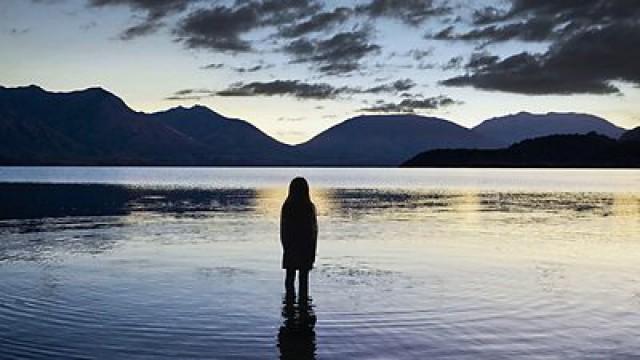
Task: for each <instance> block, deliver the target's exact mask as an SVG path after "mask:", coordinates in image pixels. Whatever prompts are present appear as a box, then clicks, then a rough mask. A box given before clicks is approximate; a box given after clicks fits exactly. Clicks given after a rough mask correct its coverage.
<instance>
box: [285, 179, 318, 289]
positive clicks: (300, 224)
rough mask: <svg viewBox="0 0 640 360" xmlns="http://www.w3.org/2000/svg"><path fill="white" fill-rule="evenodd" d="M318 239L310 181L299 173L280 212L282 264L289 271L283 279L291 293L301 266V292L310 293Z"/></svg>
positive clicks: (290, 186) (292, 182)
mask: <svg viewBox="0 0 640 360" xmlns="http://www.w3.org/2000/svg"><path fill="white" fill-rule="evenodd" d="M317 239H318V224H317V220H316V207H315V206H314V205H313V203H312V202H311V198H310V197H309V184H307V181H306V180H305V179H304V178H301V177H297V178H295V179H293V180H292V181H291V184H290V185H289V196H288V197H287V200H286V201H285V202H284V205H282V213H281V216H280V241H281V242H282V250H283V255H282V268H283V269H285V270H286V271H287V274H286V278H285V282H284V283H285V289H286V291H287V294H288V295H293V294H294V293H295V290H294V283H295V280H296V270H298V271H299V272H300V279H299V280H298V281H299V285H298V286H299V291H300V296H301V297H307V296H308V294H309V271H310V270H311V269H312V268H313V263H314V261H315V259H316V244H317Z"/></svg>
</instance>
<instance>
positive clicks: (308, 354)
mask: <svg viewBox="0 0 640 360" xmlns="http://www.w3.org/2000/svg"><path fill="white" fill-rule="evenodd" d="M315 325H316V316H315V314H314V311H313V304H312V302H311V298H309V297H305V298H301V299H300V301H299V302H298V303H297V304H296V302H295V295H293V294H291V293H287V294H286V295H285V296H284V301H283V302H282V326H280V331H279V332H278V349H279V350H280V359H281V360H289V359H300V360H305V359H315V358H316V332H315Z"/></svg>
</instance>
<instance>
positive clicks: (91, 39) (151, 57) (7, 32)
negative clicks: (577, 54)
mask: <svg viewBox="0 0 640 360" xmlns="http://www.w3.org/2000/svg"><path fill="white" fill-rule="evenodd" d="M91 1H93V5H95V4H97V3H100V0H95V1H94V0H66V1H65V0H40V1H34V0H3V1H2V2H1V3H0V54H2V56H1V57H0V85H3V86H11V87H12V86H23V85H29V84H36V85H39V86H42V87H43V88H45V89H48V90H53V91H66V90H75V89H81V88H86V87H92V86H100V87H104V88H106V89H108V90H110V91H111V92H113V93H115V94H116V95H118V96H120V97H122V98H123V99H124V101H125V102H126V103H127V104H128V105H129V106H130V107H132V108H133V109H134V110H138V111H145V112H153V111H158V110H163V109H167V108H170V107H174V106H178V105H183V106H191V105H194V104H203V105H206V106H208V107H210V108H212V109H213V110H215V111H218V112H220V113H222V114H224V115H226V116H229V117H235V118H241V119H245V120H247V121H249V122H251V123H252V124H254V125H256V126H257V127H259V128H260V129H262V130H264V131H265V132H267V133H268V134H270V135H271V136H273V137H275V138H277V139H278V140H282V141H285V142H289V143H297V142H301V141H304V140H306V139H309V138H310V137H312V136H314V135H315V134H317V133H318V132H320V131H322V130H324V129H326V128H328V127H330V126H333V125H335V124H337V123H339V122H341V121H343V120H345V119H347V118H349V117H352V116H356V115H359V114H362V113H363V112H362V111H361V109H363V108H370V107H374V105H376V104H375V103H376V101H378V102H384V103H399V102H401V101H402V100H403V99H405V98H411V99H425V98H432V97H433V98H436V97H439V96H446V97H448V98H450V99H452V100H453V101H454V103H453V104H448V105H446V106H441V107H439V108H434V109H415V112H416V113H419V114H424V115H430V116H439V117H442V118H445V119H448V120H452V121H454V122H456V123H459V124H461V125H463V126H473V125H476V124H478V123H479V122H480V121H482V120H484V119H487V118H490V117H493V116H499V115H504V114H508V113H515V112H519V111H530V112H542V113H545V112H552V111H556V112H564V111H575V112H586V113H591V114H595V115H599V116H602V117H604V118H606V119H608V120H610V121H612V122H614V123H616V124H618V125H620V126H623V127H626V128H631V127H635V126H638V125H640V107H639V106H638V105H637V104H640V89H638V86H637V84H634V83H633V82H632V81H628V82H626V83H622V82H615V81H614V82H613V84H615V85H617V87H618V89H619V91H618V92H616V93H614V94H605V95H599V94H592V93H588V92H586V93H572V94H569V95H557V94H548V95H544V94H543V95H540V94H537V95H527V94H523V93H514V92H512V91H495V90H494V91H487V90H481V89H477V88H473V87H451V86H444V85H441V84H439V81H442V80H445V79H449V78H452V77H455V76H458V75H462V74H466V73H469V71H470V70H469V69H468V68H465V67H464V64H466V63H467V62H468V60H469V57H470V56H471V54H472V53H474V52H480V51H485V52H487V53H490V54H492V55H497V56H499V57H500V58H506V57H508V56H510V55H513V54H516V53H520V52H522V51H529V52H531V53H541V52H544V51H546V50H547V48H548V47H549V45H550V44H551V41H535V42H532V41H527V42H523V41H519V40H509V41H500V42H494V43H492V44H489V45H486V46H485V47H484V48H482V49H478V47H479V46H480V45H481V43H480V42H478V41H459V40H457V41H448V40H435V39H433V38H429V36H425V34H427V35H428V34H434V33H436V32H438V31H440V30H442V29H443V28H445V27H447V26H449V25H450V24H454V25H455V26H456V30H457V32H459V33H460V32H464V31H468V30H471V29H473V28H474V26H477V25H474V24H472V23H471V20H470V19H471V14H472V12H473V11H474V10H475V9H481V8H482V7H483V6H485V5H492V3H491V2H488V1H485V2H479V1H455V2H453V1H449V2H448V3H447V4H446V5H447V6H448V7H449V9H450V10H449V11H448V13H447V14H446V15H442V16H440V15H439V16H430V17H428V18H426V19H425V20H423V21H421V22H420V23H419V24H407V23H406V22H403V21H402V19H401V18H398V17H394V16H393V14H391V15H389V16H366V15H354V14H350V15H349V19H348V20H345V21H344V22H342V23H340V24H338V25H336V26H335V27H331V28H327V29H325V30H323V31H322V32H318V33H312V34H309V35H308V36H307V37H309V38H312V39H320V40H322V39H328V38H329V37H331V36H332V35H333V34H336V33H338V32H350V31H363V32H366V33H367V36H368V37H367V41H368V42H369V43H370V44H375V45H377V46H379V50H378V51H372V52H370V53H368V54H367V55H366V56H364V57H362V58H360V59H359V60H358V64H359V65H360V67H359V68H358V69H357V70H354V71H350V72H347V73H341V74H338V75H336V74H327V73H325V72H323V71H320V70H318V66H317V64H315V63H312V62H301V63H292V60H293V58H292V55H291V54H289V53H286V52H284V51H283V50H282V48H283V47H284V46H286V45H287V44H288V43H289V42H291V41H294V40H296V39H295V38H290V39H283V38H282V37H280V36H278V35H276V34H275V33H276V28H277V27H278V26H281V27H282V26H286V25H289V24H288V23H281V24H279V25H277V26H266V25H265V26H259V27H258V26H257V27H255V28H253V29H252V30H250V31H247V32H243V33H242V34H241V36H242V38H243V39H246V40H251V41H252V45H253V48H254V49H253V51H250V52H241V53H230V52H228V51H224V50H220V49H211V48H187V46H186V45H185V43H184V42H179V41H176V39H177V35H175V29H177V27H178V25H177V24H179V23H180V22H181V21H183V20H184V19H185V18H186V17H188V16H190V14H191V12H192V11H196V10H197V9H199V8H208V7H212V6H224V5H227V6H230V9H233V8H234V7H233V6H234V4H233V2H230V1H205V0H202V1H191V2H190V5H188V7H187V8H185V9H181V10H180V11H175V12H172V13H170V14H167V15H165V16H163V17H162V18H161V19H160V22H162V23H163V24H164V26H162V27H160V28H159V29H158V30H157V31H156V32H154V33H150V34H146V35H143V36H138V37H135V38H132V39H128V40H123V39H121V38H120V35H121V34H122V32H123V31H124V30H125V29H127V28H129V27H131V26H135V25H137V24H140V23H141V22H144V21H145V19H147V15H146V14H147V13H146V10H145V9H146V8H144V7H136V5H135V4H143V5H142V6H144V3H145V1H144V0H138V1H136V0H131V1H127V0H114V1H109V0H106V1H104V2H105V3H118V4H120V5H114V6H111V5H105V6H90V3H91ZM166 1H167V2H170V1H171V0H166ZM175 1H176V3H179V2H180V0H175ZM183 1H184V0H183ZM368 3H369V1H368V0H363V1H355V2H351V1H326V2H322V5H323V6H324V11H326V10H332V9H333V8H335V7H336V6H345V7H348V8H356V7H357V5H358V4H360V5H362V6H365V5H367V4H368ZM127 4H134V5H133V6H128V5H127ZM438 4H440V5H445V4H444V3H437V2H436V5H438ZM494 5H497V6H498V7H499V8H500V6H502V7H503V8H504V9H508V8H509V4H508V1H501V2H497V3H496V4H494ZM235 6H236V7H238V6H241V4H240V5H238V4H235ZM318 11H321V10H318ZM458 16H459V17H460V18H457V17H458ZM456 18H457V19H456ZM303 20H304V18H301V19H300V20H297V21H303ZM411 51H413V53H412V52H411ZM417 51H422V52H424V51H429V54H428V55H424V54H423V58H421V59H418V58H417V57H414V55H415V54H417ZM456 56H461V57H462V58H461V59H460V63H459V64H458V65H457V66H455V67H452V68H450V69H445V68H446V64H447V63H448V62H449V61H450V59H451V58H454V57H456ZM208 64H222V67H221V68H219V69H203V67H204V66H206V65H208ZM421 64H422V66H420V65H421ZM258 65H261V66H262V69H260V70H258V71H255V72H244V73H241V72H239V71H238V69H239V68H251V67H255V66H258ZM425 66H427V67H429V68H424V67H425ZM403 79H410V80H412V81H413V83H415V85H414V86H413V87H412V88H411V89H410V90H407V91H385V92H377V93H374V92H367V91H361V92H359V93H357V92H356V93H354V92H353V91H351V92H350V93H349V92H348V93H345V94H340V95H338V96H337V97H335V98H304V97H302V98H301V97H295V96H293V95H291V94H288V95H275V96H265V95H256V96H239V97H229V96H219V95H216V94H215V92H217V91H221V90H224V89H227V88H229V87H230V86H231V85H232V84H233V83H238V82H241V83H243V84H247V83H251V82H261V83H269V82H272V81H275V80H297V81H299V82H301V83H309V84H318V83H326V84H329V85H331V86H333V87H335V88H345V87H348V88H352V89H353V88H358V89H361V90H362V89H368V88H369V89H370V88H372V87H375V86H379V85H385V84H391V83H392V82H394V81H396V80H403ZM623 80H627V79H623ZM183 89H207V91H208V93H207V96H203V97H200V98H199V99H189V98H183V99H180V100H168V99H167V97H170V96H172V95H173V94H174V93H175V92H176V91H179V90H183ZM403 93H407V94H404V96H403Z"/></svg>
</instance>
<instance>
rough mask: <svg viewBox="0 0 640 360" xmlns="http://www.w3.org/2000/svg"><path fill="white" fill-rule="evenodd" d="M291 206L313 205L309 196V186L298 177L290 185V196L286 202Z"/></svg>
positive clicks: (303, 179)
mask: <svg viewBox="0 0 640 360" xmlns="http://www.w3.org/2000/svg"><path fill="white" fill-rule="evenodd" d="M285 202H286V203H288V204H291V205H294V204H295V205H311V204H312V203H311V197H310V196H309V184H308V183H307V180H305V178H303V177H296V178H295V179H293V180H291V184H289V195H288V196H287V200H286V201H285Z"/></svg>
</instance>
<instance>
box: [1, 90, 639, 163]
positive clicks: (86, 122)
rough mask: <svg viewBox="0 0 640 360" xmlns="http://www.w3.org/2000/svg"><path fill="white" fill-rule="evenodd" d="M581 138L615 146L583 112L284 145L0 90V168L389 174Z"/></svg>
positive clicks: (240, 130)
mask: <svg viewBox="0 0 640 360" xmlns="http://www.w3.org/2000/svg"><path fill="white" fill-rule="evenodd" d="M588 132H597V133H599V134H602V135H606V136H609V137H611V138H615V139H617V138H618V137H620V136H621V135H622V134H623V133H624V129H622V128H619V127H617V126H615V125H613V124H611V123H609V122H608V121H606V120H604V119H602V118H598V117H595V116H592V115H586V114H558V113H551V114H547V115H534V114H528V113H519V114H516V115H510V116H505V117H501V118H494V119H490V120H487V121H485V122H483V123H481V124H480V125H478V126H476V127H475V128H472V129H468V128H465V127H462V126H460V125H457V124H455V123H453V122H451V121H447V120H443V119H439V118H434V117H423V116H418V115H376V116H358V117H355V118H352V119H349V120H346V121H344V122H342V123H340V124H338V125H335V126H333V127H332V128H330V129H327V130H325V131H324V132H322V133H320V134H318V135H317V136H315V137H314V138H312V139H311V140H309V141H307V142H305V143H303V144H299V145H296V146H292V145H287V144H283V143H281V142H278V141H277V140H275V139H273V138H271V137H270V136H268V135H267V134H265V133H264V132H262V131H260V130H259V129H258V128H256V127H255V126H253V125H251V124H250V123H248V122H246V121H243V120H238V119H231V118H227V117H225V116H222V115H220V114H218V113H216V112H215V111H212V110H210V109H209V108H206V107H203V106H194V107H191V108H184V107H176V108H173V109H170V110H167V111H163V112H156V113H152V114H147V113H142V112H136V111H134V110H132V109H130V108H129V107H128V106H127V105H126V104H125V103H124V102H123V101H122V100H121V99H120V98H118V97H117V96H115V95H114V94H112V93H110V92H108V91H106V90H104V89H101V88H90V89H86V90H80V91H73V92H65V93H56V92H49V91H46V90H43V89H42V88H39V87H37V86H28V87H18V88H5V87H1V86H0V164H2V165H154V166H397V165H399V164H401V163H403V162H404V161H406V160H407V159H409V158H411V157H413V156H415V155H416V154H418V153H421V152H424V151H427V150H433V149H493V148H499V147H502V146H506V145H511V144H513V143H515V142H518V141H520V140H522V139H526V138H533V137H537V136H541V135H549V134H584V133H588ZM625 136H626V135H625ZM629 136H633V134H631V135H629Z"/></svg>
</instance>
